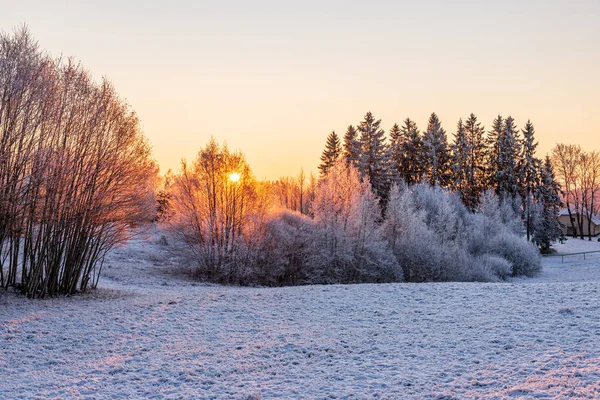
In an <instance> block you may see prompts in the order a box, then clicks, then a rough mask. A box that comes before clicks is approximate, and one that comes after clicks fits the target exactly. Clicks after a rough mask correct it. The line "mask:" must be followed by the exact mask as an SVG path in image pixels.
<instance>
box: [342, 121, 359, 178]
mask: <svg viewBox="0 0 600 400" xmlns="http://www.w3.org/2000/svg"><path fill="white" fill-rule="evenodd" d="M344 158H346V166H349V165H352V166H353V167H355V168H358V160H359V159H360V142H359V140H358V132H357V131H356V128H354V126H352V125H349V126H348V129H347V130H346V134H345V135H344Z"/></svg>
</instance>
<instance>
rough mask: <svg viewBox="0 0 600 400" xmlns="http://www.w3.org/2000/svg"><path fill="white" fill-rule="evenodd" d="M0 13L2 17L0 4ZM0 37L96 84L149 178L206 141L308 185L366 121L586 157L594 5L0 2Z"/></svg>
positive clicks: (597, 123)
mask: <svg viewBox="0 0 600 400" xmlns="http://www.w3.org/2000/svg"><path fill="white" fill-rule="evenodd" d="M2 3H5V4H2ZM0 6H1V7H0V9H2V13H0V29H2V30H3V31H5V32H10V31H12V30H13V29H14V28H15V27H17V26H19V25H20V24H23V23H26V24H27V26H28V27H29V30H30V32H31V33H32V35H33V36H34V37H35V38H36V39H37V40H38V42H39V44H40V46H41V47H42V48H44V49H46V50H47V51H49V52H50V53H51V54H53V55H56V56H58V55H61V54H62V55H64V56H73V57H74V58H75V59H77V60H81V62H82V64H83V65H84V66H85V67H86V68H87V69H89V70H90V71H91V73H92V74H93V76H94V77H96V78H97V79H101V78H102V77H107V78H109V79H110V80H111V81H112V82H113V83H114V85H115V87H116V89H117V91H118V92H119V93H120V95H121V96H122V97H123V98H124V99H125V100H126V101H127V102H128V103H129V104H130V105H131V106H132V108H133V109H134V110H135V111H136V112H137V113H138V115H139V117H140V120H141V125H142V129H143V131H144V133H145V135H146V136H147V137H148V138H149V140H150V143H151V144H152V146H153V151H154V155H155V158H156V159H157V161H158V162H159V164H160V166H161V171H162V172H165V171H166V170H167V169H169V168H170V169H173V170H174V171H176V170H177V169H178V168H179V165H180V161H181V159H182V158H186V159H188V160H191V159H193V158H194V157H195V155H196V154H197V152H198V151H199V150H200V149H201V148H202V147H203V146H204V145H205V144H206V143H207V142H208V141H209V139H210V138H211V136H212V137H214V138H215V139H216V140H217V141H218V142H221V143H224V142H226V143H227V145H228V146H229V147H230V148H231V149H234V150H241V151H243V152H244V153H245V155H246V159H247V160H248V162H249V163H250V166H251V168H252V170H253V172H254V174H255V175H256V176H257V177H258V178H261V179H276V178H277V177H280V176H294V175H297V174H298V172H299V171H300V170H301V169H304V170H305V171H315V172H316V171H317V165H318V163H319V157H320V155H321V152H322V150H323V148H324V145H325V140H326V137H327V135H328V134H329V133H330V132H331V131H335V132H336V133H338V134H339V135H340V136H343V134H344V132H345V130H346V127H347V126H348V125H350V124H357V123H358V122H359V121H360V120H361V119H362V118H363V117H364V114H365V113H366V112H367V111H371V112H373V114H374V115H375V117H376V118H378V119H382V127H383V128H384V129H385V130H386V131H389V128H390V127H391V126H392V125H393V124H394V123H396V122H397V123H401V122H402V121H403V120H404V119H405V118H406V117H410V118H411V119H413V120H415V121H416V122H417V124H418V126H419V128H421V129H423V128H425V126H426V124H427V119H428V116H429V115H430V114H431V112H435V113H437V114H438V116H439V117H440V119H441V120H442V124H443V126H444V128H445V129H446V130H447V132H448V134H449V140H452V138H453V133H454V132H455V127H456V123H457V121H458V119H459V118H461V117H462V118H463V119H464V118H466V117H468V115H469V114H470V113H471V112H473V113H475V114H476V115H477V116H478V117H479V119H480V120H481V121H482V123H483V125H485V127H486V129H489V127H490V125H491V122H492V120H493V118H494V117H495V116H496V115H498V114H501V115H503V116H505V117H506V116H508V115H512V116H513V118H515V120H516V123H517V125H518V126H519V127H520V128H522V127H523V125H524V124H525V122H526V121H527V120H528V119H531V121H532V122H533V124H534V125H535V129H536V138H537V140H538V141H539V147H538V155H539V156H543V155H545V154H546V153H548V152H549V151H550V150H551V149H552V147H553V146H554V145H555V144H556V143H574V144H580V145H582V147H583V148H584V149H588V150H592V149H595V150H600V23H599V21H600V0H587V1H584V0H572V1H525V0H521V1H513V0H506V1H501V2H500V1H494V2H488V1H471V2H468V1H467V2H466V1H453V2H450V1H442V0H431V1H400V0H396V1H393V0H392V1H378V0H371V1H360V2H359V1H356V2H354V1H327V0H320V1H313V0H303V1H294V2H292V1H262V0H255V1H226V0H223V1H191V0H190V1H168V2H167V1H135V0H127V1H125V0H119V1H112V0H104V1H102V2H100V1H67V0H62V1H58V0H55V1H52V0H47V1H27V0H20V1H17V2H15V1H14V0H12V1H10V2H7V1H5V0H0Z"/></svg>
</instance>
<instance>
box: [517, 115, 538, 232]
mask: <svg viewBox="0 0 600 400" xmlns="http://www.w3.org/2000/svg"><path fill="white" fill-rule="evenodd" d="M522 132H523V141H522V148H521V159H520V160H519V166H518V171H519V192H520V195H521V198H522V199H523V221H524V222H525V229H526V231H527V240H530V239H531V233H532V231H533V216H534V211H535V208H534V194H535V191H536V189H537V187H538V183H539V182H538V177H539V169H540V160H539V159H537V158H536V157H535V150H536V148H537V145H538V144H537V142H535V139H534V135H535V129H534V128H533V124H532V123H531V121H527V123H526V124H525V128H524V129H523V131H522Z"/></svg>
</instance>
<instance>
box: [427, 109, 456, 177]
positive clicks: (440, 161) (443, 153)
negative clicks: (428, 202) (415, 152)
mask: <svg viewBox="0 0 600 400" xmlns="http://www.w3.org/2000/svg"><path fill="white" fill-rule="evenodd" d="M421 160H422V164H421V165H422V167H423V169H424V179H425V181H427V182H428V183H429V185H431V186H436V185H439V186H442V187H445V186H447V185H448V182H449V171H448V168H449V162H450V155H449V153H448V139H447V137H446V131H445V130H444V128H442V123H441V122H440V119H439V118H438V116H437V115H436V114H435V113H432V114H431V116H430V117H429V123H428V124H427V130H426V131H425V133H424V134H423V139H422V151H421Z"/></svg>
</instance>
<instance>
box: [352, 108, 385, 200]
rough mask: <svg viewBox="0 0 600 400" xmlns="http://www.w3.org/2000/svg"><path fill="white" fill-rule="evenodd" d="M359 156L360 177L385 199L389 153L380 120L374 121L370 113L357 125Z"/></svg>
mask: <svg viewBox="0 0 600 400" xmlns="http://www.w3.org/2000/svg"><path fill="white" fill-rule="evenodd" d="M358 132H360V147H361V154H360V159H359V164H358V170H359V172H360V174H361V177H362V178H364V177H367V178H368V179H369V182H371V186H372V188H373V192H374V193H375V194H376V195H377V196H379V197H380V198H385V197H386V195H387V192H388V190H389V187H390V172H389V167H390V159H389V157H390V152H389V149H388V145H387V144H386V143H385V132H384V130H383V129H381V120H376V119H375V117H374V116H373V114H372V113H371V112H368V113H367V114H366V115H365V119H364V120H363V121H362V122H361V123H360V124H359V125H358Z"/></svg>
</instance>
